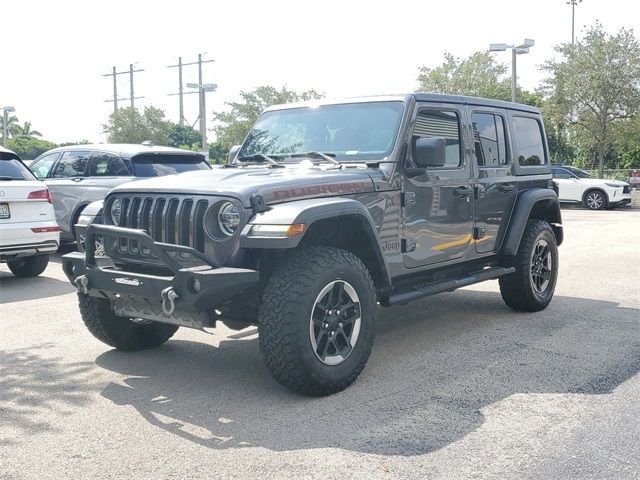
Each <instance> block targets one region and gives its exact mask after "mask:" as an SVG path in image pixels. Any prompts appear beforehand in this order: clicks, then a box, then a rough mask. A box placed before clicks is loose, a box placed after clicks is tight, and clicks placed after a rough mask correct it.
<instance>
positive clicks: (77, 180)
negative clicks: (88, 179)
mask: <svg viewBox="0 0 640 480" xmlns="http://www.w3.org/2000/svg"><path fill="white" fill-rule="evenodd" d="M71 180H72V181H74V182H81V181H82V180H83V179H82V177H71Z"/></svg>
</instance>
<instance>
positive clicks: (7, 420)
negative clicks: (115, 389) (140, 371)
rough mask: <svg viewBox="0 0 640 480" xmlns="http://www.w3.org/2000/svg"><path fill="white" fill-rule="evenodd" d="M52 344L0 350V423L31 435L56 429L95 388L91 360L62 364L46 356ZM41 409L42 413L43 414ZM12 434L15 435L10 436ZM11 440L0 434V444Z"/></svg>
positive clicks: (58, 360) (81, 404) (86, 401)
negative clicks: (53, 419)
mask: <svg viewBox="0 0 640 480" xmlns="http://www.w3.org/2000/svg"><path fill="white" fill-rule="evenodd" d="M54 347H55V345H54V344H53V343H45V344H41V345H36V346H32V347H29V348H24V349H17V350H5V349H3V350H0V414H1V415H0V418H1V419H2V421H1V426H2V427H4V428H7V429H8V430H9V431H10V430H17V431H18V432H20V434H22V435H32V434H34V433H35V432H38V431H42V430H52V429H55V428H56V425H55V424H52V423H51V415H50V414H51V413H52V412H53V413H54V414H55V418H56V419H57V420H58V421H59V420H60V419H61V418H62V417H63V416H64V415H66V414H71V413H73V412H74V411H75V409H77V407H78V406H83V405H87V404H88V403H89V402H90V397H89V396H90V395H91V394H92V393H93V392H94V391H95V390H96V389H97V388H98V387H97V385H98V384H97V383H95V382H94V381H93V380H92V378H94V377H93V376H92V371H93V370H94V369H95V365H94V364H93V362H75V363H65V362H64V359H63V358H61V357H51V356H49V355H47V351H48V350H49V349H52V348H54ZM43 412H44V413H43ZM14 436H15V435H14ZM9 443H12V440H10V438H9V437H6V438H3V437H2V436H0V445H3V444H9Z"/></svg>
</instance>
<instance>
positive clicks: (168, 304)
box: [160, 287, 178, 315]
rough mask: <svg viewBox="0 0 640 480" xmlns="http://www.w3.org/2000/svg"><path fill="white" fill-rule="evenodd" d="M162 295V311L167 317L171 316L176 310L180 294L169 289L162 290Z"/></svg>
mask: <svg viewBox="0 0 640 480" xmlns="http://www.w3.org/2000/svg"><path fill="white" fill-rule="evenodd" d="M160 295H161V296H162V311H163V312H164V313H165V314H166V315H171V314H172V313H173V312H174V310H175V309H176V303H175V300H176V298H178V294H177V293H176V291H175V290H174V289H173V287H167V288H165V289H164V290H162V293H161V294H160Z"/></svg>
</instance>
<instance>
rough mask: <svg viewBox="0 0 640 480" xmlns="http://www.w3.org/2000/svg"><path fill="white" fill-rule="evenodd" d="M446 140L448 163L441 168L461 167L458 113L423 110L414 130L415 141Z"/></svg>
mask: <svg viewBox="0 0 640 480" xmlns="http://www.w3.org/2000/svg"><path fill="white" fill-rule="evenodd" d="M422 137H426V138H444V140H445V143H446V163H445V165H444V166H443V167H439V168H455V167H459V166H460V165H461V164H462V162H461V160H462V154H461V150H462V144H461V143H460V117H459V116H458V114H457V113H456V112H450V111H443V110H421V111H420V112H418V116H417V117H416V124H415V127H414V128H413V140H414V144H415V140H416V139H417V138H422Z"/></svg>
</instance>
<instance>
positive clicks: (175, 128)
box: [169, 123, 202, 151]
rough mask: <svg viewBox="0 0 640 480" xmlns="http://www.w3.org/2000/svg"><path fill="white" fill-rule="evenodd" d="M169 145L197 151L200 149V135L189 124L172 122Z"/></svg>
mask: <svg viewBox="0 0 640 480" xmlns="http://www.w3.org/2000/svg"><path fill="white" fill-rule="evenodd" d="M169 146H171V147H178V148H186V149H188V150H198V151H199V150H201V149H202V135H200V132H198V131H197V130H196V129H195V128H193V127H191V126H189V125H180V124H177V123H172V124H171V130H170V131H169Z"/></svg>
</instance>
